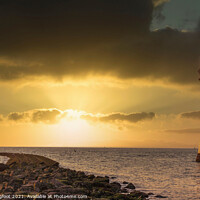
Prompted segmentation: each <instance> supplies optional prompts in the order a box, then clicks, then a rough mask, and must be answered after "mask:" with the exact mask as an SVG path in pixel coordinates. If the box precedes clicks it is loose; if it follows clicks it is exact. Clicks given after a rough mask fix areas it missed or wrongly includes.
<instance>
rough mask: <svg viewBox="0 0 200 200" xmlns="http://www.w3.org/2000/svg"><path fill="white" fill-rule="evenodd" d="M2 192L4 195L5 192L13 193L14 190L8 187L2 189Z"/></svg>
mask: <svg viewBox="0 0 200 200" xmlns="http://www.w3.org/2000/svg"><path fill="white" fill-rule="evenodd" d="M3 192H4V193H7V192H14V189H13V187H12V186H8V187H6V188H5V189H4V191H3Z"/></svg>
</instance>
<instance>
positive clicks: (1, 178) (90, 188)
mask: <svg viewBox="0 0 200 200" xmlns="http://www.w3.org/2000/svg"><path fill="white" fill-rule="evenodd" d="M0 156H6V157H8V158H9V160H8V161H7V163H6V164H0V199H11V198H12V199H101V200H145V199H147V198H148V195H151V194H146V193H143V192H140V191H137V190H135V186H134V185H133V184H132V183H128V182H123V187H122V185H121V184H120V183H118V182H111V181H110V178H109V177H108V176H105V177H101V176H94V175H86V174H85V173H84V172H82V171H75V170H71V169H65V168H62V167H59V163H58V162H56V161H54V160H51V159H49V158H46V157H43V156H39V155H32V154H18V153H0ZM27 195H28V196H27ZM70 195H71V196H70Z"/></svg>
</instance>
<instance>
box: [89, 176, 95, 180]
mask: <svg viewBox="0 0 200 200" xmlns="http://www.w3.org/2000/svg"><path fill="white" fill-rule="evenodd" d="M87 178H88V179H90V180H93V179H94V178H95V176H94V175H88V176H87Z"/></svg>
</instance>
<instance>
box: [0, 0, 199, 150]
mask: <svg viewBox="0 0 200 200" xmlns="http://www.w3.org/2000/svg"><path fill="white" fill-rule="evenodd" d="M12 1H13V4H10V3H12ZM31 1H32V0H30V2H29V3H27V4H24V3H23V2H21V3H18V2H17V3H16V1H15V0H11V1H9V2H5V3H4V5H2V6H0V13H1V15H2V17H1V19H0V24H1V27H0V29H1V32H0V43H1V50H0V146H67V147H68V146H73V147H147V148H149V147H159V148H162V147H163V148H164V147H169V148H170V147H176V148H179V147H186V148H188V147H189V148H193V147H197V146H198V144H199V142H200V125H199V124H200V123H199V122H200V82H199V81H198V78H199V77H198V72H197V71H198V68H199V67H200V66H199V58H200V54H199V52H200V40H199V34H200V32H199V30H200V29H199V26H200V25H199V23H198V20H197V19H198V17H200V16H199V14H198V12H197V10H195V9H194V11H195V12H196V13H197V14H195V12H194V14H193V16H194V18H193V19H194V20H193V21H192V22H191V23H186V24H185V25H181V26H180V24H183V21H184V17H183V16H184V13H185V12H186V11H188V12H190V9H192V6H191V7H188V6H187V2H186V1H185V0H184V1H179V0H171V1H157V0H154V1H153V3H152V1H151V0H135V1H132V0H127V1H124V0H121V1H117V2H116V1H112V0H110V1H109V2H108V1H106V0H101V1H100V0H96V1H95V3H94V1H90V0H85V1H84V2H83V1H81V0H78V1H76V3H74V1H64V0H61V1H59V2H58V1H56V0H52V1H48V0H44V1H43V4H42V5H41V4H40V3H38V2H36V1H32V3H31ZM113 5H115V6H113ZM174 5H176V9H177V10H176V9H174V8H175V7H174ZM177 5H179V6H180V7H179V6H177ZM196 7H198V6H197V5H196V3H195V2H194V4H193V8H196ZM45 8H48V9H45ZM68 8H70V10H69V9H68ZM176 11H177V12H176ZM170 13H171V15H170ZM172 15H173V16H174V18H172V17H171V16H172ZM188 20H191V19H190V17H188Z"/></svg>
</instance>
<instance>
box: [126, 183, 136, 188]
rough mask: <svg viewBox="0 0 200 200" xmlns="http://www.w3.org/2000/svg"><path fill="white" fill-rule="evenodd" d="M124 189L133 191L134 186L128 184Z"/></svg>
mask: <svg viewBox="0 0 200 200" xmlns="http://www.w3.org/2000/svg"><path fill="white" fill-rule="evenodd" d="M125 188H127V189H135V186H134V185H133V183H129V184H128V185H127V186H126V187H125Z"/></svg>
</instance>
